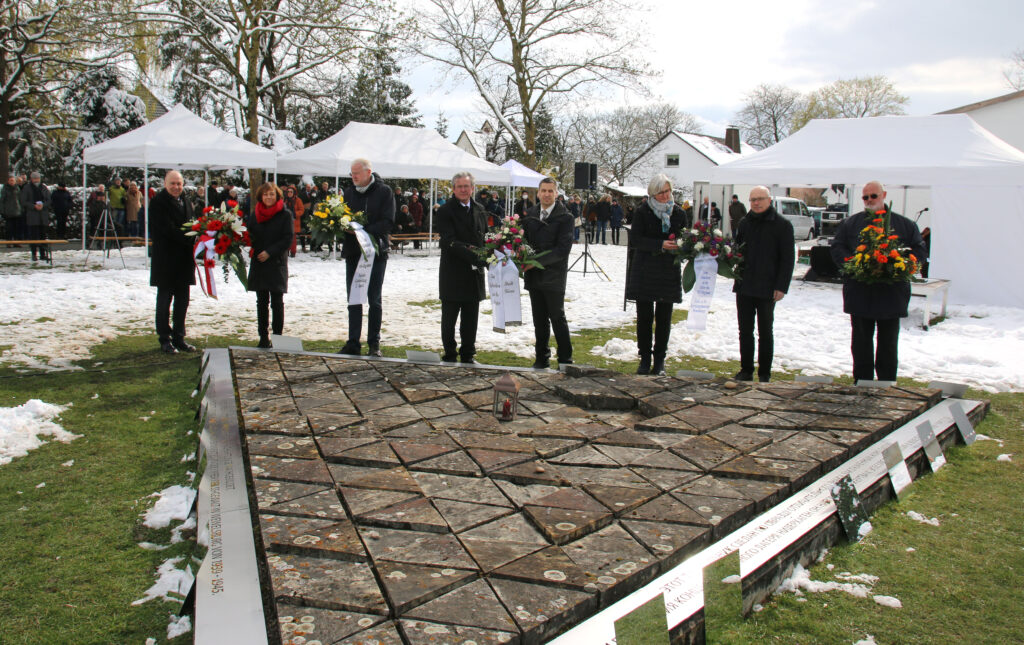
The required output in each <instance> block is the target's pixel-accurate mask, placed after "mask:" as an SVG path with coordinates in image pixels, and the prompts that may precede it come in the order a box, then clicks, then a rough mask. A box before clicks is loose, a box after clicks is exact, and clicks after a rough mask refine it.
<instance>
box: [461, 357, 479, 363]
mask: <svg viewBox="0 0 1024 645" xmlns="http://www.w3.org/2000/svg"><path fill="white" fill-rule="evenodd" d="M459 362H460V363H462V364H463V365H479V364H480V363H477V362H476V361H475V360H473V357H472V356H469V357H467V358H460V359H459Z"/></svg>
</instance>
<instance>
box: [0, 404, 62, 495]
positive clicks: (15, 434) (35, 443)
mask: <svg viewBox="0 0 1024 645" xmlns="http://www.w3.org/2000/svg"><path fill="white" fill-rule="evenodd" d="M66 409H67V406H63V405H53V404H52V403H44V402H42V401H40V400H39V399H31V400H29V401H28V402H26V403H23V404H22V405H19V406H16V407H13V408H0V466H3V465H4V464H8V463H10V462H11V460H13V459H14V458H15V457H24V456H25V455H27V454H28V451H29V450H35V449H36V448H38V447H39V446H41V445H43V444H44V443H46V441H44V440H43V439H41V437H51V438H53V439H55V440H56V441H60V442H62V443H70V442H72V441H73V440H75V439H78V438H79V437H81V436H82V435H79V434H71V433H70V432H68V431H67V430H65V429H64V428H62V427H60V425H58V424H56V423H54V422H53V421H52V419H54V418H55V417H57V415H59V414H60V413H61V412H63V411H64V410H66ZM71 463H74V462H73V461H72V462H71ZM66 465H71V464H66ZM36 488H40V486H36Z"/></svg>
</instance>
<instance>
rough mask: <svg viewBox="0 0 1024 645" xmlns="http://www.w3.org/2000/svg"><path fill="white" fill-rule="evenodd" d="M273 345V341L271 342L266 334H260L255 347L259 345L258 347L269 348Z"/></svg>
mask: <svg viewBox="0 0 1024 645" xmlns="http://www.w3.org/2000/svg"><path fill="white" fill-rule="evenodd" d="M273 346H274V345H273V343H271V342H270V339H269V338H267V337H266V336H261V337H260V342H259V343H258V344H257V345H256V347H259V348H260V349H270V348H271V347H273Z"/></svg>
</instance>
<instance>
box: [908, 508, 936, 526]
mask: <svg viewBox="0 0 1024 645" xmlns="http://www.w3.org/2000/svg"><path fill="white" fill-rule="evenodd" d="M907 517H909V518H910V519H912V520H914V521H915V522H920V523H921V524H930V525H931V526H938V525H939V518H937V517H933V518H931V519H928V518H927V517H926V516H924V515H921V514H920V513H918V512H917V511H907Z"/></svg>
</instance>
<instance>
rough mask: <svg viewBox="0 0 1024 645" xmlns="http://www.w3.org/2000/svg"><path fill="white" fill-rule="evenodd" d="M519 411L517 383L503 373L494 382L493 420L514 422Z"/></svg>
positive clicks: (509, 375)
mask: <svg viewBox="0 0 1024 645" xmlns="http://www.w3.org/2000/svg"><path fill="white" fill-rule="evenodd" d="M518 411H519V381H517V380H516V379H515V377H513V376H512V375H511V374H509V373H508V372H505V373H504V374H502V375H501V377H500V378H498V380H497V381H495V382H494V418H496V419H497V420H498V421H515V420H516V414H517V413H518Z"/></svg>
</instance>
